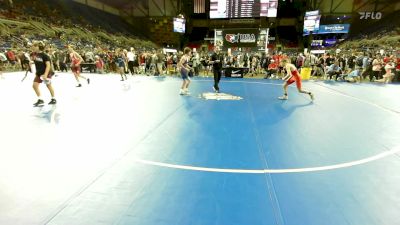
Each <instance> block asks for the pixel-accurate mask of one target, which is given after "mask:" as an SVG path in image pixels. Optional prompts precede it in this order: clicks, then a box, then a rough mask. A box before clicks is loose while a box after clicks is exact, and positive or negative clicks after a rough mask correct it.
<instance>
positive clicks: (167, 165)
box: [135, 146, 400, 174]
mask: <svg viewBox="0 0 400 225" xmlns="http://www.w3.org/2000/svg"><path fill="white" fill-rule="evenodd" d="M399 152H400V146H396V147H394V148H393V149H391V150H389V151H385V152H382V153H379V154H377V155H374V156H371V157H367V158H364V159H360V160H355V161H351V162H346V163H340V164H334V165H329V166H320V167H307V168H292V169H259V170H246V169H221V168H209V167H197V166H187V165H177V164H170V163H161V162H155V161H150V160H144V159H135V161H136V162H137V163H140V164H144V165H150V166H158V167H164V168H172V169H181V170H191V171H203V172H215V173H244V174H273V173H305V172H318V171H326V170H335V169H342V168H348V167H352V166H358V165H362V164H366V163H369V162H373V161H376V160H379V159H382V158H385V157H388V156H391V155H395V154H397V153H399Z"/></svg>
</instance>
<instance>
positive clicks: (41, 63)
mask: <svg viewBox="0 0 400 225" xmlns="http://www.w3.org/2000/svg"><path fill="white" fill-rule="evenodd" d="M44 49H45V45H44V43H43V42H34V43H33V44H32V51H33V54H32V60H33V62H34V63H35V67H36V76H35V79H34V80H33V90H34V91H35V93H36V95H37V97H38V100H37V102H36V103H35V104H33V106H35V107H37V106H42V105H43V104H44V101H43V99H42V97H41V95H40V90H39V84H41V83H42V82H44V83H45V84H46V86H47V89H48V90H49V92H50V95H51V101H50V102H49V105H54V104H56V103H57V101H56V99H55V97H54V89H53V86H52V85H51V77H52V76H53V75H54V72H53V71H51V62H50V57H49V56H48V55H47V54H46V53H44V52H43V51H44Z"/></svg>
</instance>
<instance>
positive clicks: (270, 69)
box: [264, 59, 278, 79]
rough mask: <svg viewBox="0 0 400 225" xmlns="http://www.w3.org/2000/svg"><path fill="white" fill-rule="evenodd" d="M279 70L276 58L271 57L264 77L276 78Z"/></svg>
mask: <svg viewBox="0 0 400 225" xmlns="http://www.w3.org/2000/svg"><path fill="white" fill-rule="evenodd" d="M277 72H278V63H276V62H275V60H273V59H271V62H270V64H269V65H268V68H267V72H266V74H265V77H264V79H268V78H269V77H271V78H274V74H275V73H277Z"/></svg>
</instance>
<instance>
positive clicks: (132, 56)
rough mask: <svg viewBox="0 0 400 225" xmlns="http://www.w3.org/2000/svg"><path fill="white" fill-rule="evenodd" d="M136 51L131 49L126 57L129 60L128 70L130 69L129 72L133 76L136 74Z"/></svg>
mask: <svg viewBox="0 0 400 225" xmlns="http://www.w3.org/2000/svg"><path fill="white" fill-rule="evenodd" d="M134 51H135V49H134V48H130V51H129V52H128V53H127V54H126V57H127V59H128V68H129V72H131V75H133V74H135V69H134V62H135V58H136V55H135V52H134Z"/></svg>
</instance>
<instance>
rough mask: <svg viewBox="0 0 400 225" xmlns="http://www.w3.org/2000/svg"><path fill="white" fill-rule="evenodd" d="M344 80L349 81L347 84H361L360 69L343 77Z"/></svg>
mask: <svg viewBox="0 0 400 225" xmlns="http://www.w3.org/2000/svg"><path fill="white" fill-rule="evenodd" d="M342 79H343V80H345V81H347V82H351V83H353V82H361V72H360V69H359V68H357V69H355V70H353V71H351V72H350V73H349V74H346V75H343V76H342Z"/></svg>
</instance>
